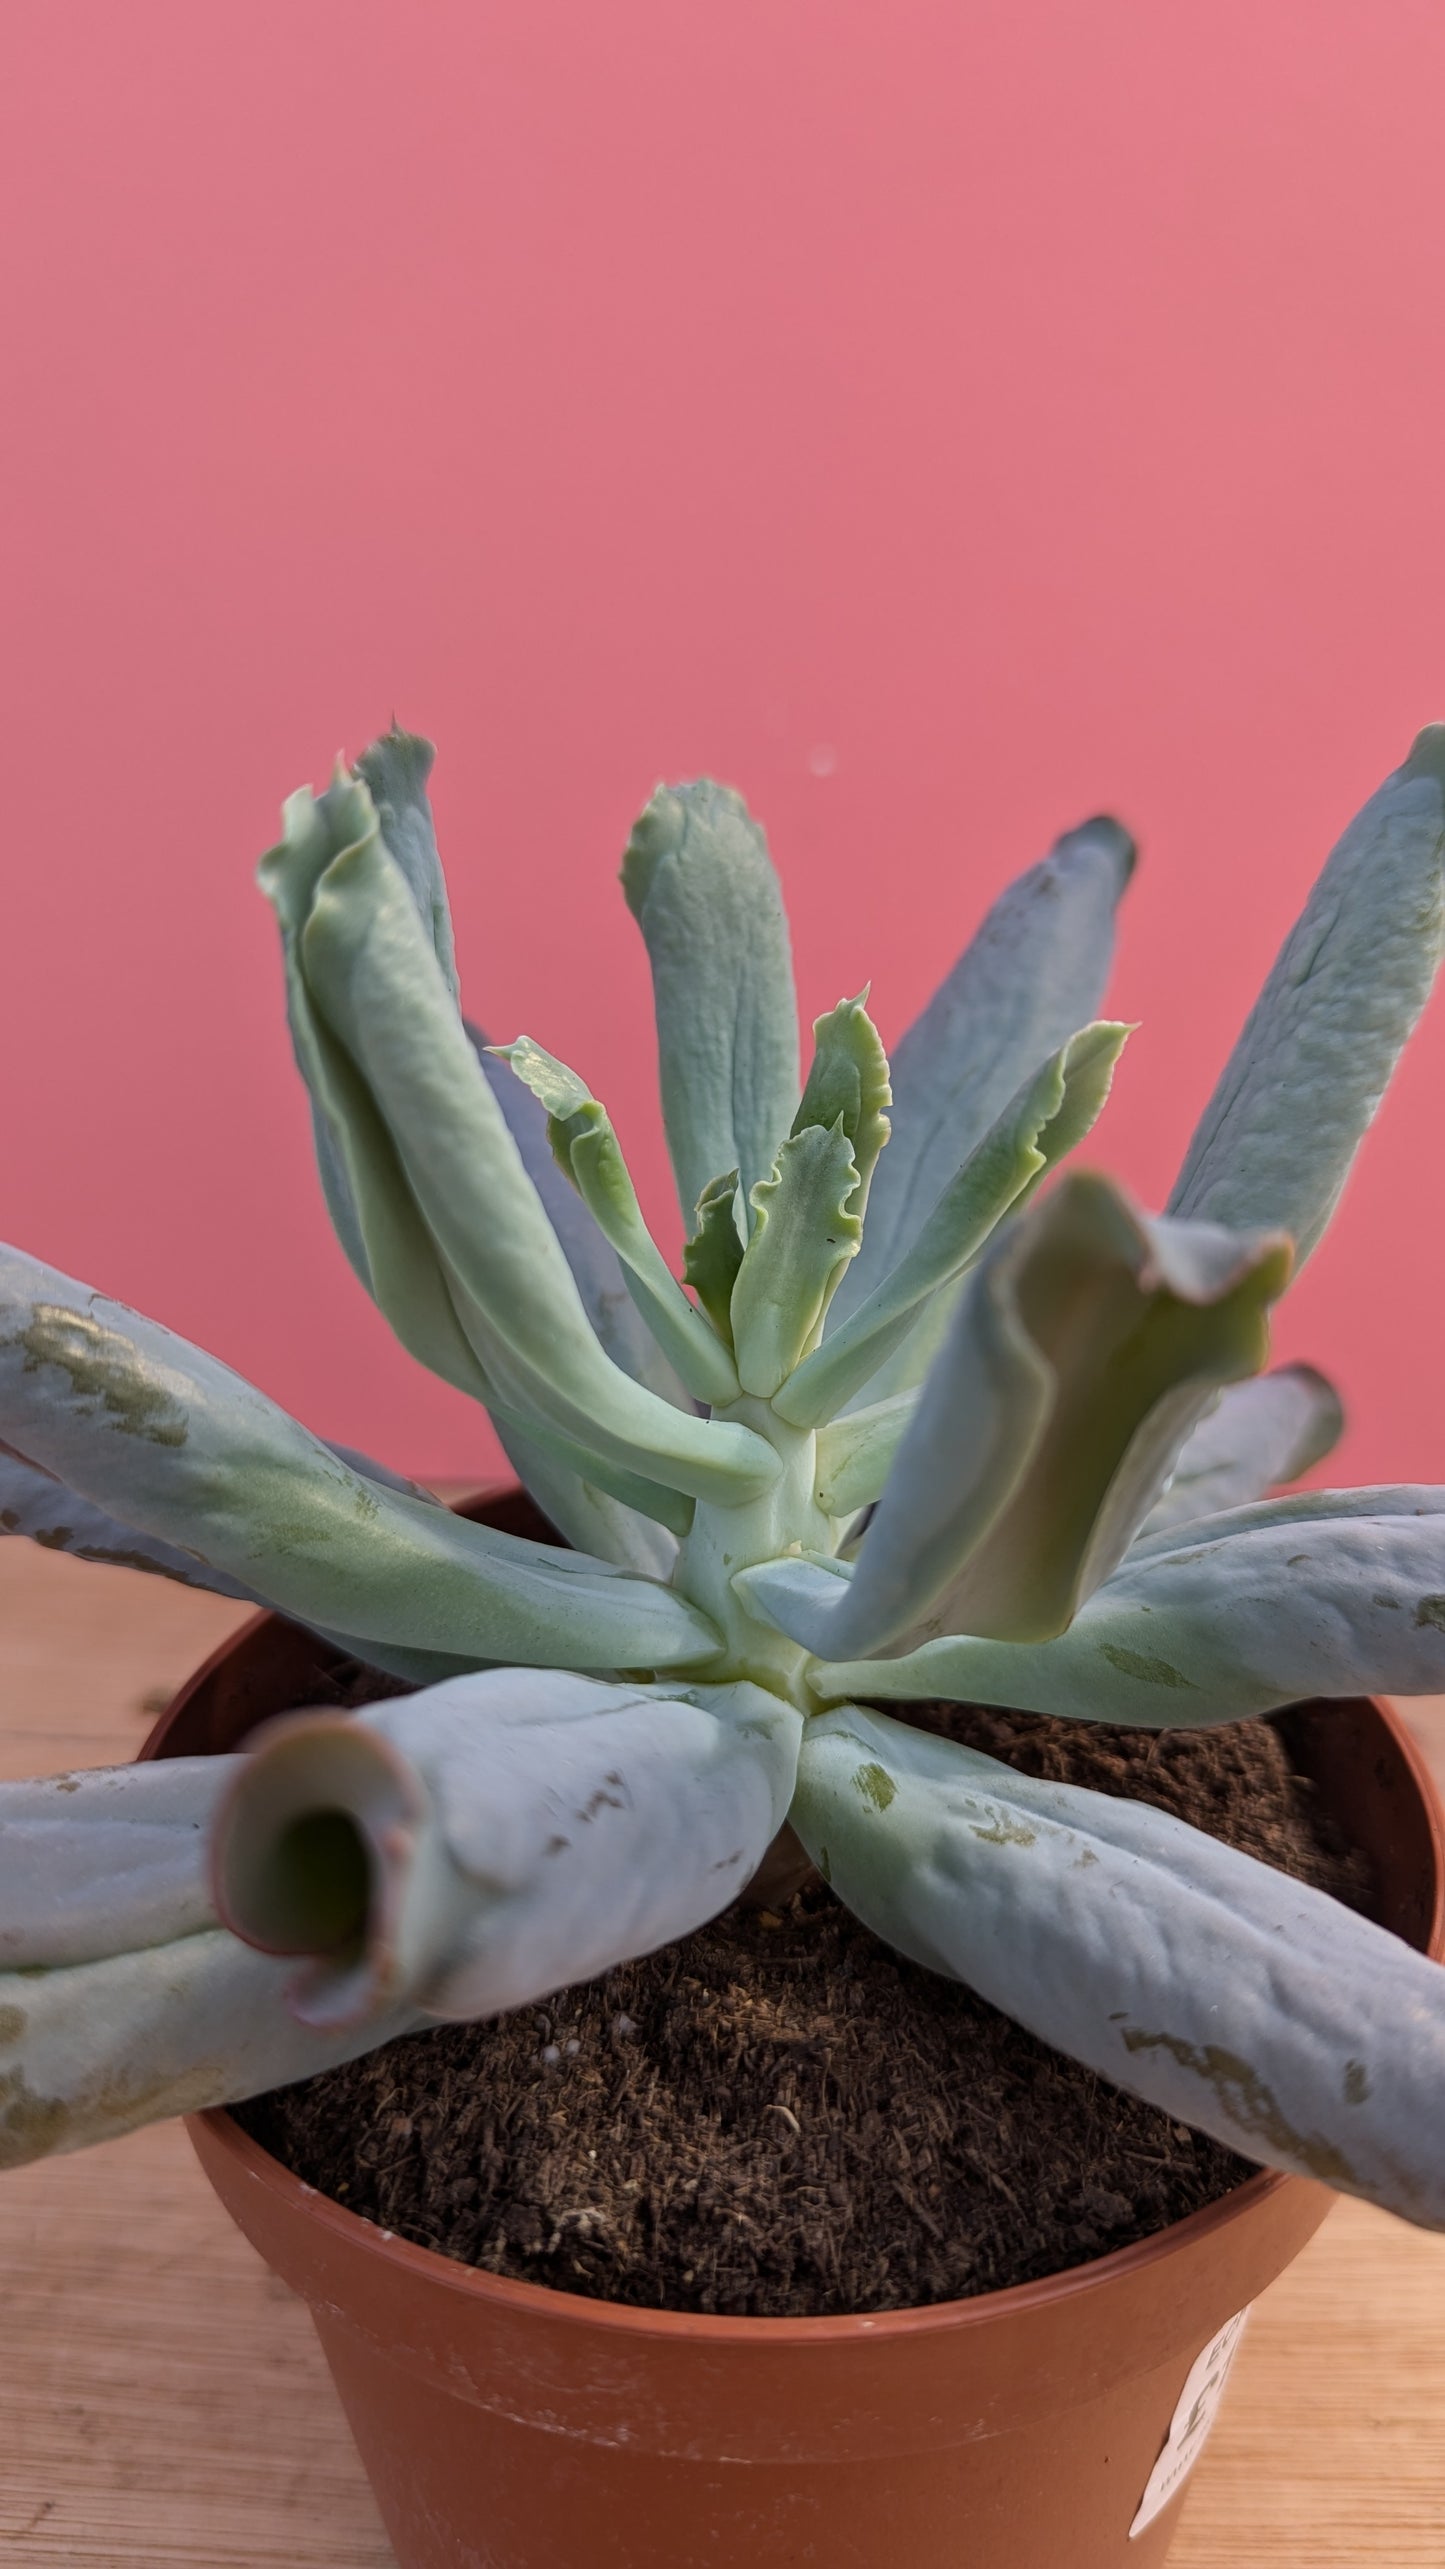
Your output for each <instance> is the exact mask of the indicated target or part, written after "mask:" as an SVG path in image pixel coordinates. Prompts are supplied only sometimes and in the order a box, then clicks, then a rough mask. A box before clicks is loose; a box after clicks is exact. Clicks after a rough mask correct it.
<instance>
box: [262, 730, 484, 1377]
mask: <svg viewBox="0 0 1445 2569" xmlns="http://www.w3.org/2000/svg"><path fill="white" fill-rule="evenodd" d="M283 824H284V827H283V835H282V838H281V841H280V843H279V845H278V846H276V847H273V848H272V849H271V850H270V851H269V853H268V854H267V855H266V856H264V857H263V858H262V860H261V864H260V868H259V877H258V879H259V881H260V884H261V889H262V890H263V892H264V893H265V894H266V897H267V899H268V900H269V901H270V902H271V905H272V907H273V909H274V910H275V912H276V918H277V923H278V925H279V927H280V930H281V944H282V955H283V959H284V963H285V971H286V1008H287V1014H288V1017H289V1019H290V1025H291V1039H292V1044H293V1047H294V1050H295V1054H296V1062H297V1067H298V1068H299V1070H300V1072H301V1075H302V1078H303V1079H304V1080H305V1082H306V1086H307V1089H308V1091H309V1092H310V1097H311V1107H312V1118H313V1123H314V1126H315V1135H316V1156H317V1164H318V1166H319V1169H320V1172H321V1181H322V1186H323V1189H324V1191H325V1195H326V1202H327V1208H328V1210H329V1212H330V1215H331V1219H332V1222H333V1223H334V1225H335V1228H336V1232H337V1236H338V1238H339V1239H340V1241H341V1244H342V1247H343V1248H344V1249H345V1251H346V1254H347V1256H348V1258H349V1259H350V1261H351V1264H352V1266H353V1267H354V1269H355V1270H356V1273H357V1275H358V1276H359V1277H360V1279H361V1282H362V1283H363V1285H364V1286H365V1287H366V1290H367V1292H368V1293H369V1294H370V1295H371V1298H372V1300H373V1301H374V1302H375V1303H376V1304H377V1305H378V1306H379V1308H380V1309H381V1311H382V1312H383V1313H384V1314H385V1316H386V1318H387V1319H388V1321H389V1322H390V1324H391V1326H392V1328H393V1329H394V1330H395V1331H396V1334H397V1336H398V1338H399V1339H400V1340H401V1343H402V1345H403V1346H404V1347H405V1348H406V1349H407V1351H408V1353H409V1354H411V1355H413V1356H415V1357H416V1358H417V1359H418V1361H419V1362H420V1363H421V1364H424V1365H426V1366H427V1367H428V1368H429V1370H430V1371H431V1372H432V1373H434V1374H439V1375H440V1376H441V1378H442V1380H443V1382H448V1383H451V1384H452V1385H453V1386H454V1387H455V1388H456V1389H457V1390H458V1391H464V1392H467V1393H469V1394H470V1395H471V1397H472V1398H473V1399H475V1400H485V1399H486V1398H487V1395H488V1390H489V1385H488V1383H487V1378H486V1375H485V1374H484V1372H483V1370H482V1367H481V1366H480V1364H479V1363H478V1361H477V1358H476V1355H475V1353H474V1352H473V1350H472V1348H471V1347H470V1346H469V1345H468V1343H467V1339H466V1336H465V1334H464V1332H463V1330H462V1327H461V1323H460V1322H459V1320H458V1318H457V1314H456V1309H455V1305H454V1303H453V1300H452V1296H451V1292H450V1290H449V1286H448V1281H447V1276H446V1273H445V1269H444V1267H443V1264H442V1261H441V1259H440V1257H439V1255H438V1253H437V1248H436V1244H435V1242H434V1241H433V1240H432V1239H431V1238H430V1237H429V1235H428V1233H427V1229H426V1225H425V1223H424V1221H423V1220H422V1217H421V1214H420V1212H419V1211H418V1209H417V1205H416V1203H415V1200H414V1198H413V1196H412V1193H411V1190H410V1188H409V1186H408V1184H407V1181H406V1176H405V1173H404V1171H403V1169H402V1167H401V1164H400V1161H399V1160H398V1158H397V1154H396V1150H395V1148H394V1145H393V1143H392V1140H391V1136H390V1135H389V1134H388V1132H387V1130H386V1127H385V1124H384V1123H383V1121H382V1119H381V1117H380V1115H379V1114H378V1113H377V1111H376V1107H375V1105H374V1103H373V1101H372V1098H371V1096H370V1094H369V1092H368V1090H367V1087H366V1083H365V1081H364V1080H363V1079H362V1078H361V1077H360V1076H359V1074H358V1072H357V1070H356V1067H355V1065H354V1063H353V1062H351V1061H350V1060H349V1059H348V1057H347V1054H346V1051H345V1049H344V1047H343V1046H342V1045H341V1044H339V1043H338V1042H337V1040H336V1038H335V1036H334V1034H333V1033H332V1031H331V1029H330V1028H329V1027H328V1026H327V1024H326V1022H325V1019H324V1017H323V1016H322V1014H321V1013H320V1011H319V1010H318V1009H317V1007H316V1005H315V1003H314V999H313V995H312V992H311V990H310V987H309V984H308V980H307V975H306V970H305V965H304V960H303V956H302V951H301V937H302V932H303V930H304V928H305V925H306V921H307V919H308V918H309V916H310V912H311V905H312V902H313V901H314V899H315V896H316V891H317V887H318V885H319V884H320V883H321V881H322V879H323V877H324V875H325V873H326V870H327V868H328V866H330V865H331V863H332V862H333V860H334V859H335V858H336V857H337V856H338V855H340V854H341V853H342V852H343V851H344V850H345V849H347V848H349V847H356V846H361V845H368V846H370V847H372V848H374V849H375V850H377V851H378V860H379V862H382V863H385V864H387V865H391V866H392V870H393V872H394V873H395V875H396V882H397V888H398V890H399V892H401V894H402V897H403V899H404V900H405V901H406V903H407V905H408V907H410V905H411V901H412V894H411V890H410V887H409V885H408V884H407V881H406V878H405V877H404V876H403V875H402V873H401V871H400V868H399V867H396V866H395V865H393V861H392V860H391V859H390V857H388V856H387V855H386V853H385V851H384V850H383V849H382V847H381V833H380V824H379V822H378V820H377V816H376V813H375V811H374V810H373V808H372V803H371V798H370V795H369V794H368V792H367V790H366V787H365V786H364V785H363V784H361V783H360V782H358V781H357V780H356V779H355V778H352V777H348V776H346V775H344V774H341V775H338V777H337V779H336V782H335V783H334V784H333V785H331V786H330V787H329V788H328V790H327V792H326V793H324V794H322V795H321V796H320V797H319V798H318V797H314V796H312V795H311V794H310V793H308V792H305V791H303V792H301V793H299V794H293V795H292V796H291V798H290V800H289V802H288V803H287V804H286V806H285V809H284V813H283ZM432 926H433V923H432V918H431V913H430V909H429V910H428V919H427V925H426V929H425V934H426V937H427V939H428V951H431V947H430V938H431V935H432ZM443 987H444V988H446V987H448V985H447V984H446V983H445V982H444V983H443Z"/></svg>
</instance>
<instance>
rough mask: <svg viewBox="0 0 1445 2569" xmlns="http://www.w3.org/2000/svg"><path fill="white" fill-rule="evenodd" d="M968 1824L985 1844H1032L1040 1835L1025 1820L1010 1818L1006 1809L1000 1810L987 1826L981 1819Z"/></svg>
mask: <svg viewBox="0 0 1445 2569" xmlns="http://www.w3.org/2000/svg"><path fill="white" fill-rule="evenodd" d="M968 1825H969V1827H970V1829H971V1830H972V1832H973V1835H974V1836H975V1837H976V1838H977V1839H979V1841H980V1843H981V1844H982V1845H984V1846H1032V1845H1033V1844H1034V1842H1035V1840H1036V1839H1037V1837H1038V1830H1037V1829H1031V1828H1030V1827H1029V1826H1028V1825H1027V1823H1026V1822H1025V1821H1023V1820H1013V1819H1010V1818H1009V1816H1008V1814H1007V1813H1006V1812H1004V1811H999V1812H998V1813H997V1814H996V1815H995V1817H994V1818H993V1819H992V1820H990V1822H989V1824H988V1826H987V1828H985V1827H984V1825H983V1823H982V1821H981V1820H970V1821H969V1824H968Z"/></svg>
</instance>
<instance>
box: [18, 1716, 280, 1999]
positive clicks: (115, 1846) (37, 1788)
mask: <svg viewBox="0 0 1445 2569" xmlns="http://www.w3.org/2000/svg"><path fill="white" fill-rule="evenodd" d="M244 1763H245V1761H244V1759H243V1758H240V1757H176V1758H169V1759H164V1760H159V1761H157V1762H155V1763H153V1764H150V1765H146V1766H97V1767H87V1768H81V1769H80V1770H78V1771H77V1772H76V1773H74V1774H65V1775H47V1776H44V1777H42V1778H41V1779H40V1780H39V1781H38V1782H35V1783H28V1782H27V1783H19V1784H0V1972H11V1971H20V1970H34V1969H36V1968H38V1967H41V1966H46V1967H51V1968H53V1967H55V1966H56V1965H60V1964H67V1963H81V1962H99V1961H101V1960H102V1959H103V1958H104V1957H105V1956H106V1955H107V1954H114V1953H128V1952H131V1951H133V1950H134V1949H136V1948H137V1947H139V1946H142V1945H163V1944H169V1943H170V1942H171V1941H172V1940H173V1939H174V1938H175V1937H177V1936H189V1935H194V1934H196V1933H198V1932H199V1930H200V1929H201V1928H203V1927H214V1926H215V1924H216V1912H215V1909H214V1906H213V1904H212V1901H211V1892H210V1884H209V1881H208V1879H207V1872H206V1829H207V1825H208V1823H209V1821H210V1818H211V1815H212V1813H213V1811H214V1810H215V1807H216V1804H217V1803H218V1801H219V1800H220V1798H221V1795H222V1793H223V1792H224V1790H225V1789H226V1787H227V1785H228V1784H229V1782H230V1781H231V1778H232V1776H233V1774H234V1773H235V1771H236V1770H237V1769H238V1768H239V1767H240V1766H242V1765H243V1764H244Z"/></svg>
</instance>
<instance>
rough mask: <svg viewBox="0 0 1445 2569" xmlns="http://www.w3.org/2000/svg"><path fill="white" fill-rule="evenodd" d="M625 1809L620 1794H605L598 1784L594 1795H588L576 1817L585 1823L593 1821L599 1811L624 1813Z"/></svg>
mask: <svg viewBox="0 0 1445 2569" xmlns="http://www.w3.org/2000/svg"><path fill="white" fill-rule="evenodd" d="M626 1808H627V1804H626V1802H625V1800H624V1799H623V1797H622V1795H621V1794H620V1793H606V1792H604V1791H603V1789H602V1786H601V1785H600V1784H599V1785H598V1787H597V1790H596V1792H595V1793H589V1794H588V1796H587V1799H586V1802H585V1803H584V1804H583V1806H582V1809H581V1810H580V1811H579V1812H578V1814H577V1817H578V1819H579V1820H581V1821H583V1822H584V1823H585V1822H587V1821H589V1820H595V1819H596V1817H597V1814H598V1812H599V1811H602V1810H608V1811H625V1810H626Z"/></svg>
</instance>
